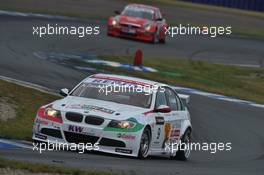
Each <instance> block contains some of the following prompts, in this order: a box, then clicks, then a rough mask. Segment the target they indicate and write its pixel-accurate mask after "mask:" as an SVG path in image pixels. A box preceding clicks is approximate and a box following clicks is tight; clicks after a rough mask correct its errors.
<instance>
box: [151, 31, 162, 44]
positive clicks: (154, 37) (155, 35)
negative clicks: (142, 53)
mask: <svg viewBox="0 0 264 175" xmlns="http://www.w3.org/2000/svg"><path fill="white" fill-rule="evenodd" d="M159 41H160V39H159V33H158V32H157V31H156V33H155V34H154V36H153V39H152V43H153V44H157V43H159Z"/></svg>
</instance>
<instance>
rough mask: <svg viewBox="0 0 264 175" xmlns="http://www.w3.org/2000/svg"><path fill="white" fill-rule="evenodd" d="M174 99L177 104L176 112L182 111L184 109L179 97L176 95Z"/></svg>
mask: <svg viewBox="0 0 264 175" xmlns="http://www.w3.org/2000/svg"><path fill="white" fill-rule="evenodd" d="M176 99H177V104H178V110H181V111H182V110H184V107H183V105H182V103H181V100H180V97H179V96H178V95H176Z"/></svg>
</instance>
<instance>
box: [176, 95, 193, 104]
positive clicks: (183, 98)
mask: <svg viewBox="0 0 264 175" xmlns="http://www.w3.org/2000/svg"><path fill="white" fill-rule="evenodd" d="M178 96H179V97H180V99H181V101H182V102H183V103H184V105H187V104H188V103H189V102H190V95H186V94H178Z"/></svg>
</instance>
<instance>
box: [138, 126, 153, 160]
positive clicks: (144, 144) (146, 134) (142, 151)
mask: <svg viewBox="0 0 264 175" xmlns="http://www.w3.org/2000/svg"><path fill="white" fill-rule="evenodd" d="M150 141H151V134H150V130H149V129H148V128H145V129H144V131H143V134H142V136H141V140H140V148H139V152H138V157H139V158H140V159H145V158H147V156H148V152H149V147H150Z"/></svg>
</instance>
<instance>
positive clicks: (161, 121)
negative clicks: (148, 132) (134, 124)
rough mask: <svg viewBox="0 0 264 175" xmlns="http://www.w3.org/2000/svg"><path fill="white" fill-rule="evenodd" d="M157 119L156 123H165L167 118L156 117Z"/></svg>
mask: <svg viewBox="0 0 264 175" xmlns="http://www.w3.org/2000/svg"><path fill="white" fill-rule="evenodd" d="M155 119H156V125H164V123H165V120H164V117H155Z"/></svg>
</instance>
